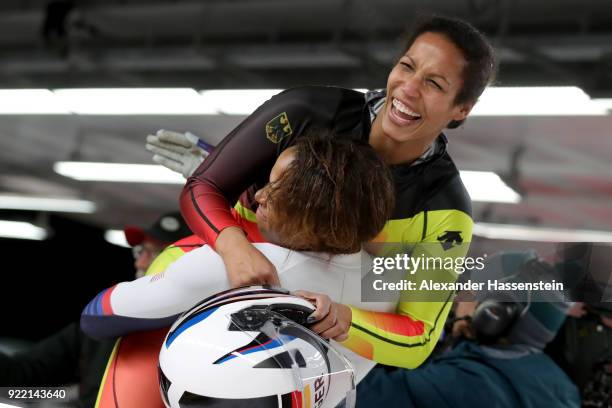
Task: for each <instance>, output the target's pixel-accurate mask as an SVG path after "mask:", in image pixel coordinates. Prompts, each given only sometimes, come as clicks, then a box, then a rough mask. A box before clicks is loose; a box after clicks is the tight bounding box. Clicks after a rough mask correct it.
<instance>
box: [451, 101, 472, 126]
mask: <svg viewBox="0 0 612 408" xmlns="http://www.w3.org/2000/svg"><path fill="white" fill-rule="evenodd" d="M473 107H474V103H473V102H465V103H462V104H459V105H457V106H456V108H457V110H456V113H455V115H454V116H453V120H456V121H461V120H464V119H465V118H467V116H468V115H469V114H470V112H471V111H472V108H473Z"/></svg>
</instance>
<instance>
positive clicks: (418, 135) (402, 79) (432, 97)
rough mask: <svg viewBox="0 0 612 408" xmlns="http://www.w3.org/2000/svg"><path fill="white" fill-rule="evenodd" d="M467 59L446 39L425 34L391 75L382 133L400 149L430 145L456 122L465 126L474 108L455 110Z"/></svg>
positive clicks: (460, 107) (388, 81)
mask: <svg viewBox="0 0 612 408" xmlns="http://www.w3.org/2000/svg"><path fill="white" fill-rule="evenodd" d="M464 66H465V59H464V57H463V54H462V53H461V51H460V50H459V49H458V48H457V47H456V46H455V45H454V44H453V43H452V42H451V41H450V40H449V39H447V38H446V37H445V36H444V35H442V34H438V33H432V32H426V33H423V34H421V35H420V36H419V37H417V39H416V40H415V41H414V43H413V44H412V46H411V47H410V48H409V49H408V50H407V51H406V53H405V54H404V55H403V56H402V57H401V58H400V60H399V61H398V63H397V65H395V67H394V68H393V69H392V70H391V73H390V74H389V78H388V80H387V99H386V101H385V105H384V107H383V110H382V111H381V112H380V113H379V115H383V116H382V130H383V132H384V134H385V136H386V137H388V138H390V139H391V140H392V141H394V142H396V143H403V142H421V143H420V144H422V145H423V146H427V145H429V144H430V143H431V142H433V140H434V139H435V138H436V137H437V136H438V135H439V134H440V132H441V131H442V129H444V128H445V127H446V126H447V125H448V123H450V122H451V121H452V120H462V119H465V117H466V116H467V115H468V113H469V111H470V109H471V108H472V105H473V104H459V105H455V104H454V100H455V96H456V95H457V93H458V92H459V90H460V89H461V86H462V85H463V80H462V72H463V68H464Z"/></svg>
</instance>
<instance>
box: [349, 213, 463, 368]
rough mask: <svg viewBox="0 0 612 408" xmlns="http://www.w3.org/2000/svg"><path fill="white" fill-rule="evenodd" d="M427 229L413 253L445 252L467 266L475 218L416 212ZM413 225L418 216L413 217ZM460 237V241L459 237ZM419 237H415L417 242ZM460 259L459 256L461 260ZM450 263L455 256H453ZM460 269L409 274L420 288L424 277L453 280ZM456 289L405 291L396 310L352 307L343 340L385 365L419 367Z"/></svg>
mask: <svg viewBox="0 0 612 408" xmlns="http://www.w3.org/2000/svg"><path fill="white" fill-rule="evenodd" d="M417 217H422V218H423V220H422V223H421V225H423V226H425V227H426V228H423V231H427V234H426V235H425V236H424V237H422V240H421V242H419V243H418V244H417V245H416V246H415V248H414V250H413V251H412V253H411V256H413V257H414V256H427V257H440V258H443V259H446V260H448V259H451V260H453V261H452V262H453V265H462V258H463V257H464V256H465V255H466V254H467V251H468V248H469V243H470V241H471V238H472V224H473V223H472V219H471V217H470V216H469V215H468V214H466V213H464V212H462V211H459V210H438V211H428V212H425V213H419V214H417ZM411 223H412V225H414V220H413V219H411ZM459 241H461V242H459ZM413 242H414V241H413ZM457 260H459V261H457ZM448 262H451V261H448ZM456 278H457V273H456V272H455V271H454V270H452V269H449V268H448V267H447V266H446V265H445V267H443V268H440V269H436V268H427V269H425V270H418V271H416V273H415V274H414V275H410V276H407V279H410V280H413V281H415V282H416V285H417V287H420V286H419V285H420V282H421V281H422V280H428V281H435V282H454V281H455V280H456ZM452 299H453V291H452V290H443V291H438V292H432V291H431V290H417V291H404V292H403V293H402V294H401V301H400V302H399V303H398V306H397V310H396V313H395V314H393V313H381V312H370V311H366V310H360V309H357V308H351V309H352V312H353V317H352V324H351V328H350V329H349V337H348V339H347V340H346V341H344V342H343V343H342V344H343V345H344V346H346V347H348V348H349V349H351V350H353V351H355V352H356V353H358V354H360V355H362V356H363V357H366V358H369V359H371V360H374V361H376V362H378V363H381V364H386V365H392V366H396V367H404V368H415V367H418V366H419V365H421V364H422V363H423V362H424V361H425V360H426V359H427V357H428V356H429V355H430V354H431V352H432V351H433V349H434V347H435V345H436V343H437V341H438V339H439V337H440V334H441V333H442V329H443V327H444V323H445V321H446V318H447V316H448V313H449V311H450V308H451V306H452Z"/></svg>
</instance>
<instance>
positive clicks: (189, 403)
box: [159, 286, 355, 408]
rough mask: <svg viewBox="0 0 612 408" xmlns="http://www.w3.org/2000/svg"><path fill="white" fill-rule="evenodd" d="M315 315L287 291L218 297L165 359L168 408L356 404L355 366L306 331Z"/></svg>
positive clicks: (178, 333)
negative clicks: (307, 324)
mask: <svg viewBox="0 0 612 408" xmlns="http://www.w3.org/2000/svg"><path fill="white" fill-rule="evenodd" d="M313 311H314V308H313V305H312V304H311V303H310V302H308V301H307V300H305V299H302V298H300V297H297V296H292V295H290V294H289V292H287V291H284V290H282V289H271V288H268V287H262V286H249V287H245V288H239V289H234V290H229V291H225V292H221V293H219V294H217V295H214V296H212V297H210V298H208V299H206V300H204V301H202V302H200V303H199V304H198V305H196V306H194V307H193V308H192V309H191V310H189V311H187V312H186V313H185V314H183V316H181V317H180V318H179V319H178V320H177V321H176V322H175V323H174V324H173V325H172V327H171V329H170V332H169V333H168V335H167V336H166V339H165V340H164V344H163V345H162V349H161V352H160V355H159V377H160V389H161V393H162V398H163V400H164V403H165V404H166V406H167V407H168V408H185V407H190V408H192V407H218V408H222V407H249V408H251V407H253V408H259V407H261V408H263V407H283V408H288V407H289V408H292V407H303V408H306V407H309V408H327V407H330V408H333V407H336V406H338V405H339V404H342V403H343V404H344V406H353V405H354V396H355V384H354V374H353V370H352V368H351V366H350V363H349V362H348V361H347V360H346V358H344V357H343V356H342V355H341V354H339V353H338V352H337V351H336V350H335V349H333V348H332V347H331V346H330V345H329V343H328V342H326V341H325V340H324V339H322V338H321V337H319V336H318V335H316V334H314V333H312V332H311V331H309V330H307V329H306V328H304V327H303V326H302V325H301V324H305V323H306V318H307V317H308V315H310V314H311V313H312V312H313Z"/></svg>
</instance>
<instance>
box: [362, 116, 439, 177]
mask: <svg viewBox="0 0 612 408" xmlns="http://www.w3.org/2000/svg"><path fill="white" fill-rule="evenodd" d="M383 110H384V107H383ZM383 110H381V112H382V111H383ZM368 141H369V143H370V146H372V148H373V149H374V150H375V151H376V153H378V155H379V156H380V157H381V159H383V161H384V162H385V163H387V164H389V165H392V164H410V163H412V162H414V161H415V160H416V159H418V158H419V157H421V156H422V155H423V153H425V151H426V150H427V148H428V147H429V145H430V143H426V142H423V141H422V140H409V141H405V142H398V141H395V140H393V139H391V138H390V137H388V136H387V135H385V132H384V130H383V128H382V116H381V115H378V116H376V118H375V119H374V122H373V123H372V129H371V130H370V137H369V140H368Z"/></svg>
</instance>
